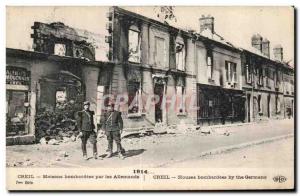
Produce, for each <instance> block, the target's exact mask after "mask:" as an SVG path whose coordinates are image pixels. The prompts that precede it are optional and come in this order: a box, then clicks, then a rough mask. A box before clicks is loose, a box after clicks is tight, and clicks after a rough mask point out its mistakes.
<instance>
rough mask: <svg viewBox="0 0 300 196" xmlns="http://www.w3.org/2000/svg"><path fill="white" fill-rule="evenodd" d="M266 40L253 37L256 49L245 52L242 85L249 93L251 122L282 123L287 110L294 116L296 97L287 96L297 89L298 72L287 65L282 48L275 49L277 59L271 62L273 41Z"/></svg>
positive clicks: (244, 50)
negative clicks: (296, 73) (295, 82)
mask: <svg viewBox="0 0 300 196" xmlns="http://www.w3.org/2000/svg"><path fill="white" fill-rule="evenodd" d="M266 40H267V39H263V38H262V36H261V35H259V34H256V35H253V36H252V38H251V43H252V48H249V49H243V51H242V75H243V77H242V81H243V82H242V83H243V90H244V91H245V92H246V105H245V108H246V111H247V113H246V119H247V122H252V121H257V120H266V119H269V118H273V119H281V118H284V117H286V112H287V110H289V111H290V112H291V113H293V110H294V109H293V106H292V105H293V101H292V100H293V96H294V95H293V94H291V93H286V92H285V91H286V89H287V87H288V89H290V90H289V91H291V89H293V83H294V82H293V81H294V79H293V77H294V75H293V72H294V70H293V68H291V67H290V66H288V65H287V64H286V63H284V62H283V49H282V47H281V46H275V48H274V50H273V52H274V54H273V56H274V57H272V58H270V54H269V51H270V48H269V41H266ZM285 81H286V82H285ZM293 91H294V90H293ZM288 102H289V104H288ZM287 104H288V106H287ZM286 108H289V109H286Z"/></svg>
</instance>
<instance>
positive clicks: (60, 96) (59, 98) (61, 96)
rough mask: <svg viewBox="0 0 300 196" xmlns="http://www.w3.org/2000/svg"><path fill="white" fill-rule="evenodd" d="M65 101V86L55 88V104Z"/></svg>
mask: <svg viewBox="0 0 300 196" xmlns="http://www.w3.org/2000/svg"><path fill="white" fill-rule="evenodd" d="M66 101H67V91H66V88H65V87H61V88H59V89H58V90H56V104H59V103H64V102H66Z"/></svg>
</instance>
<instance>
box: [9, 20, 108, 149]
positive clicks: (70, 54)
mask: <svg viewBox="0 0 300 196" xmlns="http://www.w3.org/2000/svg"><path fill="white" fill-rule="evenodd" d="M32 29H33V34H32V35H31V36H32V38H33V49H34V51H25V50H19V49H11V48H7V49H6V57H7V58H6V105H7V106H6V107H7V111H6V136H7V140H6V141H7V145H10V144H24V143H33V142H35V139H36V136H39V135H40V134H41V133H39V131H41V130H37V129H36V126H37V124H36V120H37V119H38V117H39V113H41V112H44V111H46V112H55V111H56V109H57V108H58V107H60V106H63V105H64V104H66V103H68V102H71V103H72V104H73V106H74V109H75V110H80V109H81V108H82V105H81V104H82V102H83V101H84V100H85V99H86V98H90V99H89V100H90V101H91V108H92V109H93V110H95V111H96V109H97V104H96V101H97V100H95V99H94V98H95V97H96V96H97V82H98V78H99V72H100V70H105V71H107V70H109V68H106V67H109V64H108V63H102V62H97V61H95V50H94V46H93V42H91V41H90V39H91V38H90V37H89V32H87V31H83V32H84V34H82V33H80V32H78V31H77V30H75V29H73V28H71V27H68V26H65V25H64V24H62V23H51V24H44V23H40V22H35V23H34V25H33V26H32ZM105 71H103V72H105ZM102 82H103V83H106V81H103V80H102ZM99 115H100V114H99ZM99 115H98V116H99ZM50 122H51V121H50ZM43 134H44V133H43Z"/></svg>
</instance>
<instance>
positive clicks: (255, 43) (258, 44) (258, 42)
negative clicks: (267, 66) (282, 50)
mask: <svg viewBox="0 0 300 196" xmlns="http://www.w3.org/2000/svg"><path fill="white" fill-rule="evenodd" d="M262 40H263V38H262V36H261V35H259V34H254V35H253V36H252V37H251V45H252V47H254V48H256V49H257V50H259V51H260V52H262Z"/></svg>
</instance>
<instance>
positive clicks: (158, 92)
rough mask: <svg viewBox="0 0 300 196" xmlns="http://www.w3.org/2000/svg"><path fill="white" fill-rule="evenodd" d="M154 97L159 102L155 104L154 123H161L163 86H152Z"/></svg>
mask: <svg viewBox="0 0 300 196" xmlns="http://www.w3.org/2000/svg"><path fill="white" fill-rule="evenodd" d="M154 95H155V96H158V97H159V101H158V102H157V103H156V104H155V122H156V123H157V122H163V110H162V108H161V105H162V101H163V97H164V84H155V85H154Z"/></svg>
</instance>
